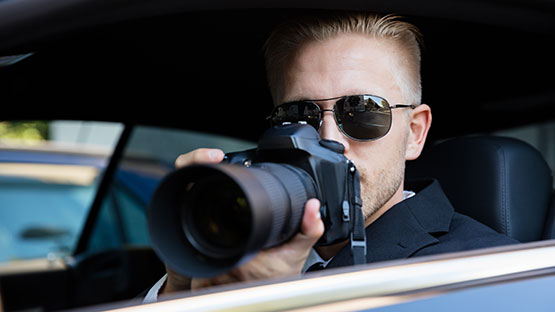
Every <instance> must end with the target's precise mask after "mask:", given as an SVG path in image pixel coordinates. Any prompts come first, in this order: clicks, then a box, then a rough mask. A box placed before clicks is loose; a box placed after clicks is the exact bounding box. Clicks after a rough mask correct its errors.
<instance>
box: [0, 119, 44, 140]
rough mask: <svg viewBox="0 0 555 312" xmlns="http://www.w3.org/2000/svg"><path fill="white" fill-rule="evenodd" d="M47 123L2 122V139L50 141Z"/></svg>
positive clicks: (0, 134) (0, 125)
mask: <svg viewBox="0 0 555 312" xmlns="http://www.w3.org/2000/svg"><path fill="white" fill-rule="evenodd" d="M48 135H49V133H48V122H47V121H4V122H0V139H15V140H23V141H27V142H32V141H43V140H47V139H48Z"/></svg>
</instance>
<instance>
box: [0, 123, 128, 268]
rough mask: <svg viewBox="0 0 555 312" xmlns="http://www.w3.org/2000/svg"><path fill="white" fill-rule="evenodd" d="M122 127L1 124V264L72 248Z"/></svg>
mask: <svg viewBox="0 0 555 312" xmlns="http://www.w3.org/2000/svg"><path fill="white" fill-rule="evenodd" d="M122 129H123V127H122V125H121V124H117V123H106V122H83V121H50V122H47V121H15V122H14V121H12V122H0V206H1V207H2V209H0V265H2V263H4V264H6V263H14V262H18V261H21V260H29V259H38V258H45V259H46V258H49V259H50V258H52V257H59V256H64V255H68V254H70V253H71V252H72V250H73V249H74V248H75V246H76V243H77V240H78V237H79V233H80V231H81V227H82V226H83V224H84V221H85V218H86V216H87V213H88V209H89V207H90V205H91V203H92V201H93V198H94V194H95V192H96V188H97V186H98V183H99V181H100V177H101V176H102V172H103V170H104V169H105V167H106V164H107V161H108V159H109V157H110V155H111V153H112V150H113V149H114V146H115V144H116V142H117V139H118V137H119V135H120V133H121V131H122Z"/></svg>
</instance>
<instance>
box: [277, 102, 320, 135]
mask: <svg viewBox="0 0 555 312" xmlns="http://www.w3.org/2000/svg"><path fill="white" fill-rule="evenodd" d="M271 122H272V125H274V126H275V125H283V124H286V123H297V122H306V123H307V124H309V125H311V126H313V127H314V128H316V129H318V128H319V127H320V109H319V108H318V105H316V104H314V103H311V102H291V103H285V104H281V105H279V106H277V107H276V108H274V111H273V112H272V116H271Z"/></svg>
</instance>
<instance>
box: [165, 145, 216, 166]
mask: <svg viewBox="0 0 555 312" xmlns="http://www.w3.org/2000/svg"><path fill="white" fill-rule="evenodd" d="M224 156H225V154H224V152H223V151H222V150H219V149H215V148H199V149H196V150H194V151H192V152H189V153H186V154H181V155H179V156H178V157H177V159H176V160H175V167H176V168H181V167H185V166H188V165H192V164H201V163H219V162H221V161H222V160H223V159H224Z"/></svg>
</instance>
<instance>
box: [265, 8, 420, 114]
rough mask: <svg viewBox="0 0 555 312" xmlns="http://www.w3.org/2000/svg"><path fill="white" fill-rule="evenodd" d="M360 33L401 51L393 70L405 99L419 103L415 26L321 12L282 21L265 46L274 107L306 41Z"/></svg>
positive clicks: (373, 16) (395, 19)
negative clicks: (290, 66) (289, 67)
mask: <svg viewBox="0 0 555 312" xmlns="http://www.w3.org/2000/svg"><path fill="white" fill-rule="evenodd" d="M350 33H359V34H363V35H367V36H370V37H372V38H378V39H389V40H392V41H393V42H395V43H398V46H399V47H402V48H403V49H404V51H403V52H404V53H402V54H401V55H405V56H406V57H402V58H397V60H396V62H397V65H398V66H397V67H398V68H397V70H393V73H394V76H395V79H396V82H397V84H398V86H399V87H400V89H401V92H402V94H403V97H404V100H405V101H407V103H409V104H420V101H421V97H422V87H421V81H420V43H421V35H420V31H419V30H418V28H416V26H414V25H412V24H410V23H407V22H403V21H400V20H399V17H398V16H394V15H385V16H382V15H378V14H374V13H364V12H339V13H323V14H318V15H312V16H306V17H303V18H298V19H294V20H291V21H288V22H285V23H283V24H281V25H280V26H278V27H277V28H276V29H275V30H274V31H273V32H272V34H271V35H270V37H269V38H268V40H267V41H266V44H265V58H266V73H267V78H268V84H269V86H270V91H271V93H272V97H273V100H274V103H275V104H280V103H279V102H280V101H281V100H282V98H283V87H284V79H285V78H284V77H285V73H284V71H285V69H286V67H287V65H288V61H290V59H291V57H292V56H293V55H294V54H295V52H296V51H298V49H299V48H300V47H301V46H302V45H303V44H304V43H307V42H311V41H324V40H327V39H330V38H333V37H336V36H338V35H340V34H350Z"/></svg>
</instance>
